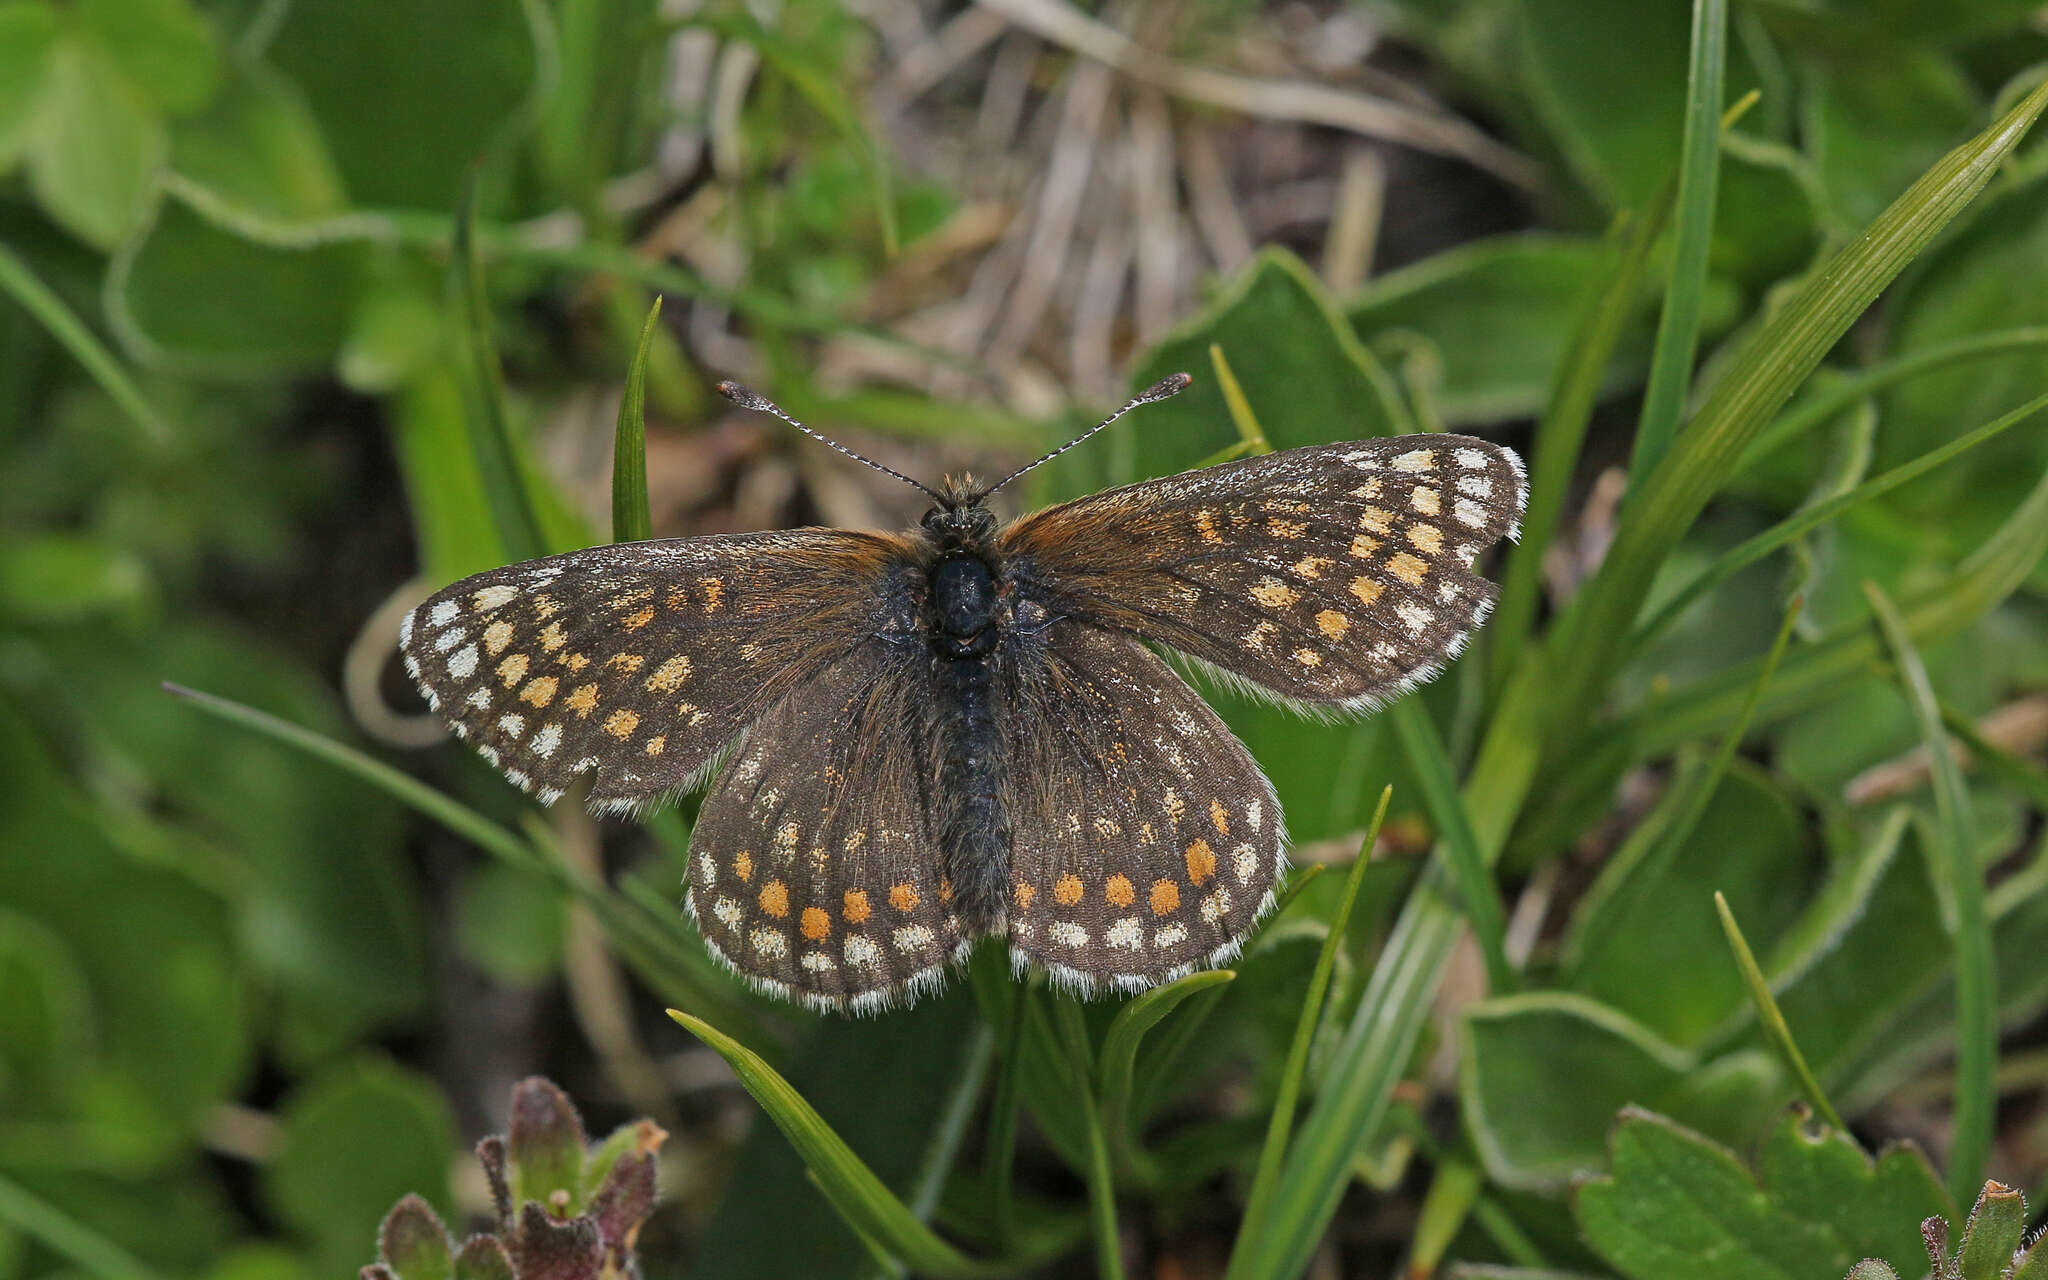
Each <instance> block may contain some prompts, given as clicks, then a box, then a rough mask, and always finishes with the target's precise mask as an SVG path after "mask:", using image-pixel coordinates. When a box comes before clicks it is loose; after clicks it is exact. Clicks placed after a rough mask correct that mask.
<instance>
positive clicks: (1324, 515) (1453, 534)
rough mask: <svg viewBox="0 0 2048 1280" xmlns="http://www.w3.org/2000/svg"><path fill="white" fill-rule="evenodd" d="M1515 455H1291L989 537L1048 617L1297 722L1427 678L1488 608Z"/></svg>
mask: <svg viewBox="0 0 2048 1280" xmlns="http://www.w3.org/2000/svg"><path fill="white" fill-rule="evenodd" d="M1527 493H1528V486H1527V482H1526V480H1525V479H1524V475H1523V471H1522V464H1521V460H1520V459H1518V458H1517V457H1516V456H1515V455H1514V453H1513V452H1511V451H1510V450H1508V449H1504V448H1502V447H1501V446H1499V445H1496V444H1491V443H1489V442H1487V441H1484V440H1478V439H1474V438H1472V437H1469V436H1454V435H1428V436H1404V437H1399V438H1390V439H1379V440H1362V441H1358V442H1355V443H1351V444H1332V445H1318V446H1315V447H1313V448H1306V449H1290V450H1287V451H1285V452H1282V453H1273V454H1267V455H1265V456H1263V457H1257V458H1246V459H1242V460H1239V461H1236V462H1229V463H1224V464H1223V465H1221V466H1215V467H1207V468H1204V469H1202V470H1200V471H1190V472H1187V473H1185V474H1182V475H1178V476H1170V477H1167V478H1166V479H1163V480H1154V481H1148V482H1146V483H1143V484H1136V485H1131V486H1129V487H1126V488H1122V489H1111V490H1108V491H1106V492H1103V493H1098V494H1095V495H1093V496H1091V497H1086V498H1081V499H1078V500H1076V501H1073V502H1069V503H1065V504H1063V505H1061V506H1056V507H1051V508H1048V509H1047V510H1044V511H1041V512H1038V513H1036V514H1034V515H1030V516H1026V517H1024V518H1023V519H1021V520H1019V521H1017V522H1016V523H1015V524H1013V525H1011V526H1009V527H1008V528H1007V529H1005V530H1004V531H1003V533H1002V534H1001V535H1000V544H999V545H1000V546H1001V548H1002V550H1003V551H1004V552H1005V553H1007V554H1009V555H1012V556H1016V557H1018V558H1019V560H1020V562H1021V563H1020V564H1019V566H1018V569H1017V573H1018V574H1019V578H1020V581H1025V582H1028V583H1030V584H1031V591H1032V594H1033V596H1034V598H1036V599H1037V600H1038V601H1039V602H1040V603H1042V604H1043V605H1044V607H1045V608H1046V609H1047V610H1048V611H1049V612H1050V613H1052V614H1054V615H1059V616H1065V617H1070V618H1075V619H1079V620H1082V621H1085V622H1089V623H1092V624H1094V625H1097V626H1102V627H1106V628H1110V629H1114V630H1119V631H1124V632H1128V633H1131V634H1134V635H1139V636H1143V637H1145V638H1146V639H1149V640H1154V641H1157V642H1159V643H1160V644H1163V645H1165V646H1167V647H1169V648H1171V649H1174V650H1177V651H1178V652H1180V653H1182V654H1185V655H1187V656H1188V657H1190V658H1193V659H1195V660H1196V661H1197V662H1199V663H1202V664H1207V665H1208V666H1210V667H1212V668H1215V669H1218V670H1220V671H1222V672H1224V673H1225V674H1226V675H1227V676H1229V677H1233V678H1234V679H1235V681H1236V682H1238V683H1241V684H1245V685H1248V686H1250V687H1251V688H1252V689H1253V690H1254V691H1256V692H1259V693H1262V694H1264V695H1266V696H1269V697H1272V698H1275V699H1277V700H1279V701H1282V702H1286V703H1290V704H1294V705H1297V706H1300V707H1304V708H1307V709H1314V708H1319V707H1322V708H1330V707H1334V708H1337V709H1340V710H1364V709H1369V708H1372V707H1376V706H1378V705H1379V704H1381V703H1382V702H1384V701H1386V700H1388V699H1390V698H1392V697H1395V696H1398V695H1399V694H1400V693H1402V692H1404V691H1406V690H1407V689H1409V688H1410V687H1412V686H1414V685H1415V684H1418V683H1420V682H1422V681H1424V680H1427V679H1429V678H1430V677H1431V676H1434V675H1435V674H1436V673H1437V672H1438V671H1439V670H1441V669H1442V668H1443V665H1444V664H1445V663H1446V662H1448V661H1449V660H1450V659H1451V658H1452V657H1454V656H1456V654H1457V653H1458V651H1459V650H1460V649H1461V648H1462V647H1463V646H1464V643H1465V639H1466V637H1467V636H1469V635H1470V634H1471V632H1472V630H1473V628H1475V627H1477V626H1478V625H1479V624H1480V623H1481V622H1482V621H1484V619H1485V616H1486V614H1487V612H1488V611H1489V610H1490V609H1491V608H1492V606H1493V600H1494V595H1495V590H1496V589H1495V587H1494V586H1493V584H1492V583H1490V582H1488V581H1486V580H1485V579H1484V578H1481V577H1480V576H1479V575H1478V574H1477V573H1475V572H1473V569H1472V565H1473V562H1474V561H1475V560H1476V559H1477V558H1478V557H1479V554H1480V553H1481V552H1483V551H1484V550H1485V549H1486V548H1487V547H1489V546H1491V545H1492V544H1493V543H1495V542H1497V541H1499V540H1500V539H1501V538H1502V537H1513V536H1514V535H1515V534H1516V532H1517V531H1518V530H1519V526H1520V521H1521V515H1522V508H1523V505H1524V502H1525V501H1526V498H1527Z"/></svg>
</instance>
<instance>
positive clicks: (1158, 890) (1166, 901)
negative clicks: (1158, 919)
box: [1152, 880, 1180, 916]
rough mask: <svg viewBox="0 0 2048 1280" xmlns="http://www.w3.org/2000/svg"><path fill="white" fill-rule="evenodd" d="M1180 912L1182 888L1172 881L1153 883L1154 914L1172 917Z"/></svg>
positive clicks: (1155, 881)
mask: <svg viewBox="0 0 2048 1280" xmlns="http://www.w3.org/2000/svg"><path fill="white" fill-rule="evenodd" d="M1178 910H1180V886H1179V885H1177V884H1175V883H1174V882H1173V881H1171V880H1154V881H1153V882H1152V914H1153V915H1155V916H1164V915H1171V914H1172V913H1174V912H1175V911H1178Z"/></svg>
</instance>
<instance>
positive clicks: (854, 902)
mask: <svg viewBox="0 0 2048 1280" xmlns="http://www.w3.org/2000/svg"><path fill="white" fill-rule="evenodd" d="M840 914H841V915H843V916H845V917H846V923H848V924H861V923H863V922H864V921H866V920H867V918H868V915H869V912H868V895H867V894H866V893H864V892H862V891H861V890H859V889H848V890H847V891H846V899H845V906H844V908H843V909H842V910H841V911H840Z"/></svg>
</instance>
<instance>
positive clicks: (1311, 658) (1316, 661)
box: [1290, 649, 1323, 667]
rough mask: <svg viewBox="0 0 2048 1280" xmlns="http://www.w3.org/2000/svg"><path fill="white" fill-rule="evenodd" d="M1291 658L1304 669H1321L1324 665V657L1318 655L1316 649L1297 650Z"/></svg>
mask: <svg viewBox="0 0 2048 1280" xmlns="http://www.w3.org/2000/svg"><path fill="white" fill-rule="evenodd" d="M1290 656H1292V657H1293V659H1294V660H1295V661H1296V662H1299V663H1300V664H1301V665H1302V666H1304V667H1320V666H1322V665H1323V655H1322V654H1320V653H1317V652H1316V651H1315V650H1314V649H1296V650H1295V651H1294V653H1293V654H1292V655H1290Z"/></svg>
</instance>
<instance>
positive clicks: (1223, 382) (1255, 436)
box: [1202, 342, 1273, 466]
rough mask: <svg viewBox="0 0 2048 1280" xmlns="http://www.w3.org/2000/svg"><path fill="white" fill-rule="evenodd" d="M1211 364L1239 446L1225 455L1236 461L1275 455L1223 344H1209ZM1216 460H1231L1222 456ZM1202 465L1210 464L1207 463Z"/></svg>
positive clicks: (1228, 450)
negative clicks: (1224, 350) (1267, 454)
mask: <svg viewBox="0 0 2048 1280" xmlns="http://www.w3.org/2000/svg"><path fill="white" fill-rule="evenodd" d="M1209 363H1210V365H1211V366H1213V367H1214V368H1215V370H1216V385H1217V387H1218V388H1219V389H1220V390H1221V391H1222V392H1223V403H1224V405H1225V406H1226V407H1227V408H1229V410H1230V422H1231V425H1232V426H1234V427H1236V428H1237V444H1235V445H1233V446H1232V447H1231V448H1229V449H1226V450H1224V452H1225V453H1228V454H1229V455H1230V457H1233V458H1234V457H1238V456H1241V455H1243V454H1251V455H1253V456H1254V457H1256V456H1258V455H1259V454H1265V453H1271V452H1273V446H1272V444H1271V443H1269V442H1268V441H1267V439H1266V430H1265V428H1264V427H1261V426H1260V425H1259V418H1258V415H1257V414H1255V413H1253V412H1252V402H1251V401H1250V399H1248V398H1247V397H1246V396H1245V394H1244V388H1243V387H1242V386H1241V385H1239V384H1238V381H1237V374H1235V373H1234V372H1232V371H1231V368H1230V361H1228V360H1226V359H1224V357H1223V347H1222V344H1220V343H1215V342H1212V343H1210V344H1209ZM1217 461H1219V462H1222V461H1228V459H1226V458H1220V457H1219V458H1218V459H1217ZM1202 465H1204V466H1207V465H1209V464H1208V463H1206V462H1205V463H1203V464H1202Z"/></svg>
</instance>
